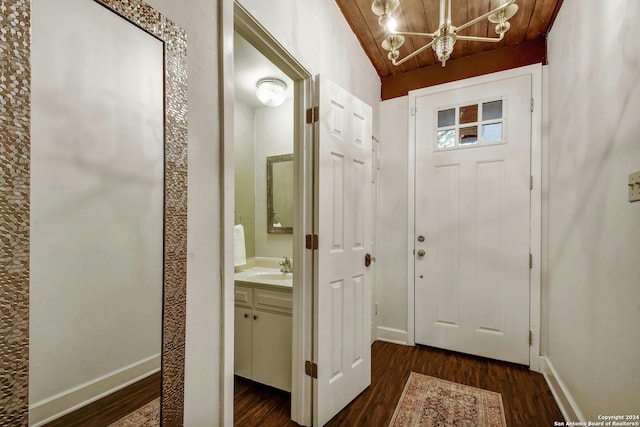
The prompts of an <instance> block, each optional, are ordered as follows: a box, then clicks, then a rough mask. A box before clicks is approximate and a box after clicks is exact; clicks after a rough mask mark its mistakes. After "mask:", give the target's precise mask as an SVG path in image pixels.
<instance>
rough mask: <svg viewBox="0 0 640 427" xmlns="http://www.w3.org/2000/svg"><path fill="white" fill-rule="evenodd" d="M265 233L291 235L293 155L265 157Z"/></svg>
mask: <svg viewBox="0 0 640 427" xmlns="http://www.w3.org/2000/svg"><path fill="white" fill-rule="evenodd" d="M267 232H268V233H275V234H293V154H285V155H282V156H271V157H267Z"/></svg>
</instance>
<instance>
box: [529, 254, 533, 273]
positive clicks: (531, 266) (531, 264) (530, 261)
mask: <svg viewBox="0 0 640 427" xmlns="http://www.w3.org/2000/svg"><path fill="white" fill-rule="evenodd" d="M531 268H533V255H531V254H529V269H531Z"/></svg>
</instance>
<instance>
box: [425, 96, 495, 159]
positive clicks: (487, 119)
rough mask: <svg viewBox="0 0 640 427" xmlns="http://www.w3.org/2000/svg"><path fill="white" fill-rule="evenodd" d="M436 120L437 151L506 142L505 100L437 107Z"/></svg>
mask: <svg viewBox="0 0 640 427" xmlns="http://www.w3.org/2000/svg"><path fill="white" fill-rule="evenodd" d="M436 121H437V127H436V129H437V130H436V144H435V147H434V149H435V150H437V151H440V150H455V149H464V148H471V147H477V146H479V145H496V144H502V143H504V142H505V141H504V117H503V100H502V99H499V100H494V101H486V102H478V103H477V104H467V105H462V106H457V107H453V108H446V109H443V110H438V112H437V115H436Z"/></svg>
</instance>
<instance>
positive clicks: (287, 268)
mask: <svg viewBox="0 0 640 427" xmlns="http://www.w3.org/2000/svg"><path fill="white" fill-rule="evenodd" d="M280 265H281V266H282V268H281V269H280V271H281V272H283V273H293V267H292V266H291V260H290V259H289V258H287V257H284V261H280Z"/></svg>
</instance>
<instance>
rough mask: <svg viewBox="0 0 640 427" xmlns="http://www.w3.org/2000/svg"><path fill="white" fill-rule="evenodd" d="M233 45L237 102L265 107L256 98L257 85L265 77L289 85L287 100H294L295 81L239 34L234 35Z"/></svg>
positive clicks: (251, 106)
mask: <svg viewBox="0 0 640 427" xmlns="http://www.w3.org/2000/svg"><path fill="white" fill-rule="evenodd" d="M233 43H234V46H233V49H234V83H235V97H236V101H239V102H242V103H244V104H246V105H248V106H249V107H250V108H261V107H264V105H263V104H261V103H260V101H258V98H256V83H258V80H260V79H264V78H265V77H276V78H279V79H280V80H282V81H284V82H285V83H286V84H287V100H289V99H292V97H293V80H291V79H290V78H289V77H287V75H286V74H285V73H283V72H282V71H280V69H279V68H278V67H276V66H275V65H273V63H272V62H271V61H269V60H268V59H267V58H266V57H265V56H264V55H262V54H261V53H260V52H258V51H257V50H256V48H254V47H253V46H251V45H250V44H249V42H247V41H246V40H245V39H243V38H242V37H241V36H240V35H238V33H234V36H233Z"/></svg>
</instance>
